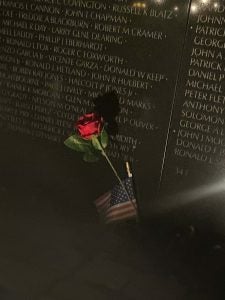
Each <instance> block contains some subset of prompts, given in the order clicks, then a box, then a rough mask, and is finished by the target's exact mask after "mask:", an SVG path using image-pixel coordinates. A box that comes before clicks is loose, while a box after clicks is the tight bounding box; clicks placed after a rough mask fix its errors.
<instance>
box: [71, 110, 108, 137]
mask: <svg viewBox="0 0 225 300" xmlns="http://www.w3.org/2000/svg"><path fill="white" fill-rule="evenodd" d="M102 128H103V118H102V117H101V116H99V115H98V114H96V113H89V114H85V115H83V116H81V117H80V118H79V119H78V120H77V122H76V124H75V129H76V130H77V131H78V134H79V135H80V136H81V137H82V138H83V139H86V140H90V139H91V138H92V137H93V135H96V136H98V135H99V134H100V133H101V131H102Z"/></svg>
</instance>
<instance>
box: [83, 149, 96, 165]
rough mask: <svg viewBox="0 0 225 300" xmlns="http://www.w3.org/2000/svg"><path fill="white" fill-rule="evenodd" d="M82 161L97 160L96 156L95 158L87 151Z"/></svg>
mask: <svg viewBox="0 0 225 300" xmlns="http://www.w3.org/2000/svg"><path fill="white" fill-rule="evenodd" d="M83 159H84V161H86V162H96V161H98V160H99V158H98V156H96V155H95V154H94V153H93V152H91V151H88V152H86V153H85V154H84V156H83Z"/></svg>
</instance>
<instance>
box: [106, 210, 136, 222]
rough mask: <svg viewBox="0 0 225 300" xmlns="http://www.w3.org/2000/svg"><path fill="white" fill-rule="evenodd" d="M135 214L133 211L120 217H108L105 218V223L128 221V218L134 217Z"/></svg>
mask: <svg viewBox="0 0 225 300" xmlns="http://www.w3.org/2000/svg"><path fill="white" fill-rule="evenodd" d="M136 215H137V214H136V212H135V211H134V210H133V211H128V212H127V213H123V214H121V215H116V216H111V217H108V218H106V223H110V222H113V221H117V220H118V221H119V220H125V219H128V218H131V217H132V218H133V217H135V216H136Z"/></svg>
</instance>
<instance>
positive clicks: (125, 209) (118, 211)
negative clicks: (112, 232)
mask: <svg viewBox="0 0 225 300" xmlns="http://www.w3.org/2000/svg"><path fill="white" fill-rule="evenodd" d="M128 211H132V212H134V213H136V210H135V209H134V207H133V205H132V204H131V203H130V205H129V206H126V207H123V208H121V207H117V208H115V209H114V210H113V211H110V212H108V211H107V213H106V218H108V217H110V216H116V215H120V214H123V213H126V212H128Z"/></svg>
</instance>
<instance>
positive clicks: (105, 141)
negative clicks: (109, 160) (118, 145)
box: [100, 128, 109, 148]
mask: <svg viewBox="0 0 225 300" xmlns="http://www.w3.org/2000/svg"><path fill="white" fill-rule="evenodd" d="M100 139H101V144H102V147H103V148H106V147H107V145H108V142H109V136H108V133H107V132H106V130H105V129H104V128H103V130H102V132H101V135H100Z"/></svg>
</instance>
